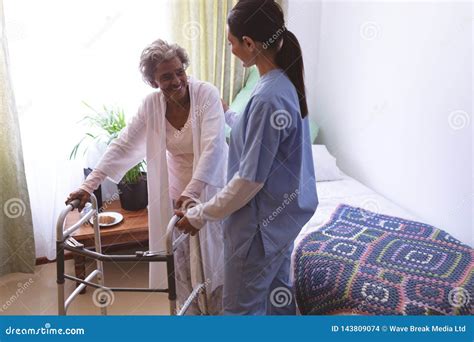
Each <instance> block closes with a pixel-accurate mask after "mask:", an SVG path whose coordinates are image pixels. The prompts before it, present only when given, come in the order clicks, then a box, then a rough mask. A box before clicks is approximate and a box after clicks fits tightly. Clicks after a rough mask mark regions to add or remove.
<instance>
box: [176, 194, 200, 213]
mask: <svg viewBox="0 0 474 342" xmlns="http://www.w3.org/2000/svg"><path fill="white" fill-rule="evenodd" d="M195 205H196V201H195V200H193V199H192V198H191V197H188V196H180V197H179V198H178V200H177V201H176V204H175V209H183V210H187V209H190V208H192V207H194V206H195Z"/></svg>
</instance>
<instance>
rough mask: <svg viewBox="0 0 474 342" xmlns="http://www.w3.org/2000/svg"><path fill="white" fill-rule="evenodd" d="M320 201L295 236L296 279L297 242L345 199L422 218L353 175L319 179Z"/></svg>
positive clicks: (378, 210) (389, 212)
mask: <svg viewBox="0 0 474 342" xmlns="http://www.w3.org/2000/svg"><path fill="white" fill-rule="evenodd" d="M316 188H317V192H318V199H319V204H318V208H317V209H316V213H315V214H314V215H313V217H312V218H311V220H310V221H309V222H308V223H307V224H306V225H305V226H304V227H303V229H301V232H300V233H299V235H298V236H297V238H296V239H295V245H294V246H295V248H294V250H293V255H292V258H291V272H290V275H291V278H292V280H293V279H294V272H293V271H294V268H293V265H294V255H295V251H296V249H297V246H298V245H299V244H300V243H301V241H302V240H303V239H304V238H305V237H306V236H307V235H308V234H310V233H312V232H314V231H315V230H318V229H319V228H321V227H322V226H323V225H324V224H325V223H326V222H328V221H329V219H330V218H331V215H332V213H333V212H334V211H335V210H336V208H337V207H338V206H339V205H340V204H342V203H344V204H348V205H351V206H354V207H360V208H363V209H366V210H370V211H373V212H375V213H378V214H384V215H391V216H396V217H400V218H404V219H407V220H413V221H419V222H422V221H421V220H420V218H418V217H417V216H415V215H414V214H412V213H411V212H409V211H408V210H405V209H403V208H401V207H400V206H398V205H396V204H394V203H393V202H391V201H390V200H388V199H387V198H385V197H383V196H382V195H380V194H378V193H376V192H375V191H374V190H372V189H370V188H368V187H367V186H365V185H363V184H362V183H360V182H358V181H357V180H355V179H354V178H351V177H349V176H347V175H344V178H343V179H342V180H337V181H330V182H317V183H316Z"/></svg>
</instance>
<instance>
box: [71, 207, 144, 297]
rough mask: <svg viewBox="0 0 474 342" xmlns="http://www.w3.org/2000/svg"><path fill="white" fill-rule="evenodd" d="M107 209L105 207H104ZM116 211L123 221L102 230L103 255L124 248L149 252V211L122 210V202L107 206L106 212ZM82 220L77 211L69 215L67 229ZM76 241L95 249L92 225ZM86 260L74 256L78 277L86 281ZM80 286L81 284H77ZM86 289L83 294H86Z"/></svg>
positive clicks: (74, 235)
mask: <svg viewBox="0 0 474 342" xmlns="http://www.w3.org/2000/svg"><path fill="white" fill-rule="evenodd" d="M104 207H105V205H104ZM107 211H115V212H118V213H120V214H122V215H123V221H122V222H120V223H119V224H117V225H115V226H112V227H104V228H101V229H100V237H101V244H102V253H104V254H107V252H113V251H117V250H120V249H124V248H131V247H135V248H136V250H143V251H146V250H148V211H147V209H143V210H139V211H127V210H124V209H122V207H121V206H120V201H118V200H117V201H113V202H111V203H110V204H108V205H107V208H106V209H105V210H104V212H107ZM79 218H80V214H79V212H78V211H77V210H75V211H73V212H71V213H69V215H68V216H67V218H66V227H70V226H72V225H73V224H74V223H75V222H77V221H78V220H79ZM73 237H74V239H76V240H77V241H79V242H80V243H82V244H84V247H85V248H88V249H95V248H94V247H95V244H94V230H93V229H92V225H90V224H84V225H82V226H81V228H79V229H78V230H76V231H75V232H74V234H73ZM85 259H86V258H85V257H84V256H81V255H77V254H74V268H75V273H76V277H77V278H79V279H85V276H86V268H85V265H86V260H85ZM77 285H79V283H77ZM85 292H86V289H84V290H83V291H82V292H81V293H85Z"/></svg>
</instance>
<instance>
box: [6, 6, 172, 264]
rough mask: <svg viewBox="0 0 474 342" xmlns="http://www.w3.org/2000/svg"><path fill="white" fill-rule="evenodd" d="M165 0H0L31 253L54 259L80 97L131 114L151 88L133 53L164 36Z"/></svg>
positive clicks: (78, 130) (73, 170)
mask: <svg viewBox="0 0 474 342" xmlns="http://www.w3.org/2000/svg"><path fill="white" fill-rule="evenodd" d="M168 1H169V0H141V1H139V2H135V1H131V0H127V1H117V0H113V1H112V0H101V1H93V0H81V1H79V0H75V1H62V0H43V1H34V0H4V7H5V17H6V30H7V35H8V38H9V42H10V55H11V69H12V80H13V87H14V90H15V92H16V94H17V104H18V112H19V120H20V127H21V134H22V141H23V149H24V161H25V169H26V177H27V182H28V189H29V192H30V201H31V210H32V216H33V226H34V231H35V243H36V256H37V257H41V256H46V257H48V258H49V259H54V258H55V255H56V251H55V244H54V242H55V224H56V219H57V216H58V214H59V212H60V211H61V210H62V209H63V208H64V200H65V198H66V196H67V195H68V194H69V193H70V192H71V191H72V190H75V189H76V188H77V186H79V185H80V184H81V182H82V180H83V174H82V172H83V171H82V168H83V167H84V166H86V163H85V162H84V160H81V159H79V160H75V161H69V160H68V157H69V153H70V151H71V149H72V147H73V146H74V145H75V143H77V141H79V140H80V138H81V137H82V136H83V135H84V132H85V131H86V129H87V127H84V126H83V125H82V124H79V123H78V121H79V120H80V119H81V118H82V116H83V115H84V114H85V113H88V112H87V109H86V108H85V107H84V106H83V105H82V104H81V102H82V101H86V102H87V103H89V104H90V105H92V106H93V107H96V108H100V107H101V106H102V105H107V106H117V107H121V108H123V109H124V110H125V113H126V115H127V117H128V118H130V117H131V116H133V115H134V114H135V112H136V109H137V108H138V104H139V103H140V102H141V100H142V98H143V97H144V96H145V95H146V94H147V93H149V92H150V91H152V89H151V88H149V87H148V86H146V85H145V84H144V83H143V81H142V79H141V75H140V73H139V71H138V63H139V58H140V54H141V51H142V49H143V48H144V47H145V46H146V45H148V44H149V43H151V42H152V41H153V40H155V39H157V38H164V39H169V32H170V29H169V27H168V24H167V23H168V22H169V20H170V18H169V16H167V13H168V12H169V11H168V8H169V3H168ZM89 159H91V158H90V157H89ZM92 159H93V160H94V159H95V160H96V159H97V156H95V157H94V156H93V157H92ZM87 166H92V167H93V166H94V165H87Z"/></svg>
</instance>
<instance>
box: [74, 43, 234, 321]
mask: <svg viewBox="0 0 474 342" xmlns="http://www.w3.org/2000/svg"><path fill="white" fill-rule="evenodd" d="M188 63H189V61H188V56H187V54H186V51H185V50H184V49H183V48H181V47H180V46H178V45H177V44H168V43H167V42H165V41H163V40H156V41H155V42H153V43H152V44H151V45H150V46H148V47H147V48H145V50H144V51H143V53H142V55H141V61H140V70H141V72H142V74H143V78H144V80H145V81H146V82H147V83H148V84H149V85H150V86H152V87H153V88H157V89H158V91H155V92H152V93H151V94H149V95H148V96H147V97H146V98H145V99H144V101H143V103H142V104H141V106H140V108H139V109H138V113H137V114H136V115H135V116H134V117H133V119H132V120H131V122H130V123H129V124H128V125H127V127H126V128H125V129H124V130H123V131H122V132H121V134H120V136H119V137H118V138H117V139H116V140H114V141H113V142H112V143H111V144H110V145H109V147H108V149H107V150H106V152H105V154H104V156H103V157H102V159H101V160H100V162H99V164H98V165H97V167H96V168H95V170H94V171H93V172H92V173H91V174H90V175H89V176H88V177H87V179H86V180H85V182H84V183H83V184H82V186H81V187H80V188H79V189H78V190H77V191H75V192H73V193H71V194H70V195H69V197H68V199H67V201H66V203H69V202H70V201H72V200H74V199H79V200H80V207H79V210H82V208H83V207H84V205H85V203H86V202H87V200H88V199H89V197H90V194H91V193H92V192H93V191H94V190H95V189H97V188H98V186H99V185H100V183H101V182H102V181H103V180H104V179H105V178H106V177H108V178H110V179H111V180H113V181H114V182H115V183H118V182H119V181H120V180H121V179H122V177H123V176H124V174H125V173H126V172H127V171H128V170H129V169H130V168H131V167H133V166H134V165H136V164H137V163H138V162H139V161H141V160H142V159H143V158H144V157H146V160H147V171H148V196H149V198H148V221H149V248H150V250H152V251H162V250H165V241H164V235H165V230H166V226H167V224H168V222H169V220H170V219H171V216H172V213H173V207H174V208H183V207H186V206H189V205H190V204H191V203H193V202H194V201H196V202H206V201H208V200H209V199H211V198H212V197H213V196H214V195H215V194H216V193H217V192H218V191H219V190H220V189H221V188H222V187H223V186H224V184H225V180H226V167H227V152H228V148H227V144H226V142H225V136H224V120H225V119H224V113H223V109H222V105H221V101H220V96H219V92H218V90H217V89H216V88H215V87H214V86H213V85H211V84H209V83H205V82H201V81H198V80H195V79H193V78H188V76H187V75H186V67H187V66H188ZM197 241H199V243H200V247H201V253H202V259H203V264H204V277H205V280H206V285H207V287H206V290H207V295H208V298H207V303H208V307H209V313H210V314H219V313H220V312H221V310H222V284H223V241H222V230H221V224H220V222H218V223H210V224H208V225H207V227H206V229H203V230H202V231H201V232H200V233H199V240H196V238H195V237H191V239H190V240H187V241H186V243H185V244H182V247H180V248H179V249H178V250H177V251H176V265H177V271H176V273H177V274H176V280H177V294H178V301H179V302H180V304H181V305H182V304H183V301H184V300H185V299H186V298H187V297H188V295H189V294H190V292H191V291H192V284H193V283H194V282H195V281H197V280H196V279H194V276H195V273H194V272H191V269H193V267H194V266H193V265H192V264H190V263H193V260H194V259H195V258H190V254H191V255H192V254H193V250H195V248H197V243H198V242H197ZM164 275H165V273H164V266H163V263H150V287H152V288H157V287H166V282H167V280H166V277H165V276H164ZM199 309H200V307H199V304H198V303H193V305H192V306H191V307H190V309H189V310H188V313H191V314H198V313H200V312H201V311H200V310H199Z"/></svg>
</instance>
